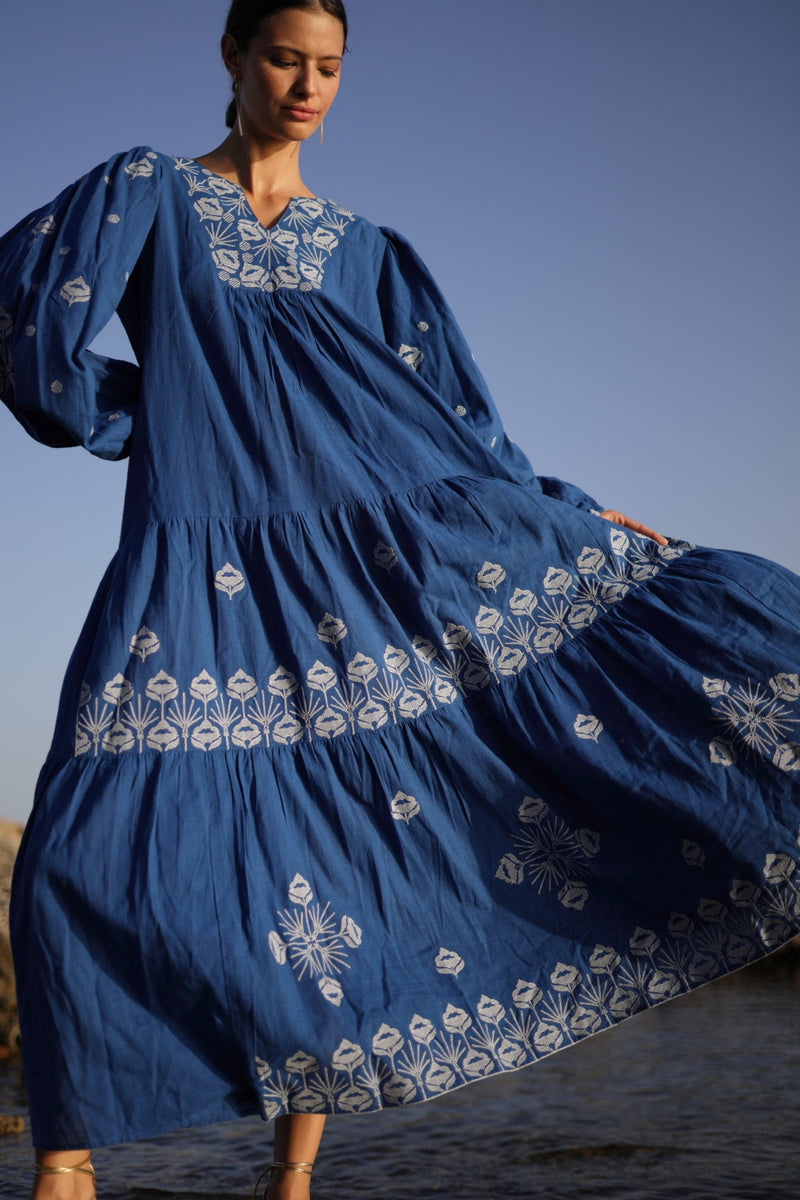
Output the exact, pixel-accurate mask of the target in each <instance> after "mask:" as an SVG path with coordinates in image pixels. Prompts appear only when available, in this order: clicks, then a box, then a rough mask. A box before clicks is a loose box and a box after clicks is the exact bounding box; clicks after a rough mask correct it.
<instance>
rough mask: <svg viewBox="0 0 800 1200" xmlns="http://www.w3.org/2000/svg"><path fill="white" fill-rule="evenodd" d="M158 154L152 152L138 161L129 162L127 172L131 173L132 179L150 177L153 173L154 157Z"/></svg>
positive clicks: (127, 173)
mask: <svg viewBox="0 0 800 1200" xmlns="http://www.w3.org/2000/svg"><path fill="white" fill-rule="evenodd" d="M155 157H156V155H155V154H153V153H152V152H151V153H150V154H148V155H146V156H145V157H144V158H140V159H139V160H138V161H137V162H132V163H129V164H128V166H127V167H126V168H125V174H126V175H130V177H131V179H148V178H149V177H150V176H151V175H152V174H153V170H154V168H153V163H152V161H151V160H152V159H153V158H155Z"/></svg>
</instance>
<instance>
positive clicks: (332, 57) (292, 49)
mask: <svg viewBox="0 0 800 1200" xmlns="http://www.w3.org/2000/svg"><path fill="white" fill-rule="evenodd" d="M269 49H270V50H285V51H286V53H287V54H297V55H299V56H300V57H301V58H311V57H313V56H312V55H308V54H303V51H302V50H298V49H297V47H296V46H270V47H269ZM319 61H320V62H341V61H342V56H341V54H321V55H320V56H319Z"/></svg>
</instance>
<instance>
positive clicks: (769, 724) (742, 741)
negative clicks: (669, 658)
mask: <svg viewBox="0 0 800 1200" xmlns="http://www.w3.org/2000/svg"><path fill="white" fill-rule="evenodd" d="M703 691H704V692H705V694H706V695H707V696H709V697H711V699H713V700H715V701H716V704H715V705H714V714H715V716H716V719H717V722H718V724H719V725H720V727H721V736H720V737H718V738H714V739H713V740H712V741H711V743H710V744H709V748H708V750H709V758H710V760H711V762H712V763H714V764H715V765H716V766H720V767H731V766H733V765H734V763H735V762H736V758H737V747H739V748H741V750H742V752H743V753H744V754H746V755H748V756H749V757H751V758H755V757H759V756H760V757H762V758H766V759H769V760H770V761H771V762H772V763H773V764H774V765H775V766H776V767H778V769H779V770H781V771H800V744H798V742H797V741H794V740H791V737H792V734H793V733H794V731H795V730H796V729H797V727H798V726H800V704H798V701H800V676H798V675H793V674H788V673H784V674H779V675H773V677H772V678H771V679H770V680H769V687H768V688H767V687H764V686H763V685H762V684H759V683H753V682H752V680H750V679H748V680H747V683H745V684H733V683H729V682H728V680H727V679H704V680H703Z"/></svg>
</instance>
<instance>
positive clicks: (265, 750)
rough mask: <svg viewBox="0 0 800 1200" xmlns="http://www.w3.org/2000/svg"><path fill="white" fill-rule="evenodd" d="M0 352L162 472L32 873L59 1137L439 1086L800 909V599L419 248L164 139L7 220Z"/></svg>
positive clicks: (492, 1069)
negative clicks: (611, 511)
mask: <svg viewBox="0 0 800 1200" xmlns="http://www.w3.org/2000/svg"><path fill="white" fill-rule="evenodd" d="M115 309H117V310H118V311H119V313H120V316H121V318H122V321H123V323H124V325H125V328H126V329H127V332H128V334H129V337H130V340H131V343H132V345H133V347H134V350H135V352H136V355H137V358H138V360H139V363H140V364H141V366H140V368H136V367H133V366H132V365H129V364H123V363H118V362H114V361H109V360H107V359H105V358H103V357H100V356H98V355H96V354H93V353H92V352H91V351H89V350H88V349H87V347H88V346H89V345H90V343H91V342H92V340H93V338H94V337H95V335H96V334H97V332H98V331H99V330H100V329H101V328H102V327H103V325H104V324H105V323H106V321H107V320H108V319H109V317H110V315H111V313H112V312H113V311H114V310H115ZM0 361H1V363H2V368H1V369H0V391H1V392H2V398H3V399H4V400H5V402H6V403H7V404H8V405H9V406H10V408H11V409H12V411H13V412H14V414H15V415H16V417H17V418H18V419H19V420H20V421H21V422H22V423H23V425H24V426H25V427H26V428H27V429H28V430H29V431H30V432H31V433H32V434H33V436H34V437H36V438H38V439H39V440H41V441H43V442H47V443H49V444H51V445H73V444H82V445H83V446H85V447H86V448H87V449H88V450H90V451H92V452H93V453H95V454H97V455H99V456H101V457H104V458H119V457H122V456H124V455H126V454H130V466H129V470H128V488H127V495H126V501H125V510H124V519H123V528H122V534H121V541H120V546H119V549H118V551H117V553H116V555H115V557H114V559H113V561H112V563H111V565H110V566H109V568H108V571H107V573H106V574H105V577H104V578H103V580H102V582H101V584H100V588H99V591H98V593H97V596H96V599H95V601H94V604H93V606H92V608H91V611H90V613H89V616H88V619H87V622H86V625H85V628H84V630H83V632H82V634H81V637H80V640H79V642H78V645H77V647H76V649H75V651H74V654H73V656H72V659H71V661H70V664H69V668H68V671H67V676H66V680H65V683H64V688H63V694H62V698H61V703H60V708H59V714H58V720H57V727H56V731H55V735H54V738H53V743H52V748H51V750H50V753H49V755H48V758H47V761H46V763H45V766H44V767H43V770H42V774H41V778H40V783H39V786H38V789H37V796H36V802H35V807H34V811H33V814H32V816H31V819H30V822H29V825H28V828H27V831H26V835H25V839H24V843H23V848H22V851H21V854H20V857H19V861H18V866H17V871H16V876H15V882H14V893H13V902H12V931H13V938H14V947H15V956H16V970H17V980H18V989H19V1002H20V1013H21V1019H22V1027H23V1041H24V1053H25V1070H26V1080H27V1086H28V1090H29V1097H30V1107H31V1117H32V1123H33V1132H34V1140H35V1142H36V1144H38V1145H43V1146H48V1147H52V1148H56V1147H73V1146H84V1145H87V1144H88V1145H101V1144H108V1143H116V1142H121V1141H126V1140H131V1139H135V1138H141V1137H144V1136H149V1135H152V1134H157V1133H160V1132H164V1131H167V1130H170V1129H174V1128H177V1127H180V1126H190V1125H200V1124H203V1123H206V1122H212V1121H218V1120H223V1119H226V1118H230V1117H235V1116H238V1115H243V1114H250V1113H254V1112H258V1111H260V1112H261V1113H262V1114H263V1116H264V1117H265V1118H267V1119H270V1118H272V1117H275V1116H276V1115H278V1114H281V1113H284V1112H331V1113H356V1112H363V1111H366V1110H369V1109H376V1108H380V1107H383V1106H389V1105H400V1104H411V1103H415V1102H417V1101H421V1100H426V1099H428V1098H430V1097H434V1096H437V1095H440V1094H442V1093H444V1092H447V1091H449V1090H451V1089H454V1088H457V1087H460V1086H461V1085H463V1084H466V1083H469V1082H470V1081H472V1080H476V1079H480V1078H484V1077H486V1076H489V1075H492V1074H494V1073H498V1072H503V1071H511V1070H515V1069H517V1068H519V1067H521V1066H523V1065H525V1064H527V1063H531V1062H533V1061H535V1060H537V1059H539V1058H542V1057H543V1056H545V1055H547V1054H550V1053H551V1052H553V1051H556V1050H558V1049H560V1048H561V1047H564V1046H566V1045H568V1044H569V1043H571V1042H575V1041H577V1040H579V1039H581V1038H583V1037H586V1036H587V1035H590V1034H593V1033H595V1032H597V1031H599V1030H602V1029H604V1028H606V1027H608V1026H609V1025H612V1024H614V1023H616V1022H619V1021H621V1020H623V1019H624V1018H626V1017H628V1016H630V1015H632V1014H634V1013H636V1012H638V1011H639V1010H641V1009H644V1008H646V1007H648V1006H651V1005H655V1004H658V1003H660V1002H662V1001H664V1000H666V999H668V998H670V997H672V996H675V995H677V994H679V993H682V992H686V991H688V990H690V989H692V988H694V987H697V986H699V985H700V984H703V983H706V982H707V981H709V980H712V979H714V978H716V977H718V976H721V975H723V974H725V973H726V972H728V971H731V970H733V969H735V968H738V967H741V966H742V965H744V964H746V963H749V962H751V961H753V960H755V959H757V958H759V957H760V956H762V955H764V954H766V953H768V952H769V951H771V950H773V949H775V948H776V947H778V946H779V945H781V944H782V943H784V942H785V941H787V939H789V938H791V937H792V936H793V935H794V934H795V933H796V932H797V930H798V929H800V873H798V868H797V861H798V858H799V857H800V851H798V824H799V823H800V794H799V793H800V786H799V785H800V746H798V742H799V741H800V580H798V578H797V577H796V576H794V575H792V574H791V573H790V572H788V571H786V570H784V569H782V568H780V567H778V566H775V565H774V564H771V563H767V562H765V561H763V560H761V559H758V558H755V557H752V556H749V555H744V554H735V553H730V552H725V551H717V550H711V549H706V548H699V547H694V546H691V545H689V544H687V543H685V542H677V541H672V542H671V543H670V544H669V545H668V546H667V547H663V548H662V547H660V546H658V545H656V544H655V543H654V542H652V541H648V540H645V539H642V538H639V537H636V536H633V535H632V534H630V533H628V532H625V531H624V530H622V529H620V528H618V527H615V526H613V525H611V524H610V523H609V522H607V521H606V520H603V519H601V518H600V517H599V515H598V514H597V511H596V506H595V504H594V502H593V501H592V500H591V499H590V498H589V497H587V496H585V495H584V493H582V492H580V491H579V490H578V489H576V488H573V487H571V486H570V485H567V484H562V483H559V482H558V481H557V480H552V479H543V478H539V477H537V476H536V475H535V474H534V473H533V470H532V469H531V467H530V465H529V464H528V462H527V460H526V459H525V458H524V456H523V455H522V454H521V452H520V451H519V450H517V449H516V448H515V447H514V446H513V445H512V444H511V443H510V442H509V441H508V440H507V439H506V437H505V436H504V434H503V430H502V427H501V425H500V423H499V420H498V417H497V415H496V412H495V409H494V406H493V404H492V401H491V399H490V397H489V395H488V394H487V391H486V387H485V384H484V382H483V380H482V378H481V376H480V375H479V373H478V371H477V369H476V367H475V365H474V363H473V360H472V357H471V355H470V353H469V351H468V348H467V346H466V345H465V343H464V340H463V337H462V335H461V334H460V332H459V330H458V328H457V326H456V324H455V322H454V320H453V317H452V315H451V313H450V310H449V308H448V307H447V304H446V303H445V301H444V300H443V299H442V297H441V295H440V293H439V291H438V289H437V287H436V285H435V283H434V282H433V281H432V279H431V277H430V275H429V274H428V272H427V270H426V269H425V267H424V265H423V264H422V263H421V262H420V261H419V259H418V258H417V256H416V255H415V253H414V251H413V250H412V249H411V247H410V246H409V245H408V244H407V243H406V242H405V241H404V240H403V238H402V237H400V236H399V235H397V234H395V233H394V232H392V231H390V230H386V229H381V228H377V227H376V226H374V225H372V224H370V223H369V222H368V221H366V220H364V219H361V218H359V217H357V216H355V215H354V214H353V213H351V212H350V211H348V210H346V209H344V208H342V207H340V206H339V205H337V204H334V203H332V202H330V201H327V200H321V199H306V198H296V199H294V200H292V201H291V202H290V204H289V206H288V208H287V209H286V211H285V212H284V213H283V215H282V217H281V218H280V220H279V221H278V222H277V224H276V225H275V226H274V227H272V228H271V229H269V230H267V229H265V228H264V227H263V226H262V225H260V224H259V222H258V221H257V220H256V218H255V216H254V214H253V213H252V211H251V210H250V208H249V207H248V203H247V200H246V198H245V195H244V193H243V192H242V191H241V189H240V188H239V187H237V186H236V185H235V184H233V183H230V182H228V181H226V180H224V179H222V178H220V177H219V176H217V175H215V174H213V173H211V172H209V171H208V170H207V169H205V168H203V167H202V166H200V165H199V164H198V163H197V162H195V161H193V160H189V159H175V158H171V157H169V156H166V155H162V154H158V153H156V152H154V151H152V150H149V149H147V148H138V149H136V150H134V151H132V152H129V153H124V154H120V155H118V156H116V157H114V158H113V159H112V160H111V161H110V162H109V163H107V164H105V165H103V166H101V167H99V168H97V169H96V170H94V171H92V172H91V173H90V174H89V175H87V176H85V177H84V178H83V179H81V180H80V181H78V182H77V183H76V184H75V185H73V186H72V187H70V188H68V189H67V190H66V191H65V192H63V193H62V194H61V195H60V196H59V197H58V198H57V199H56V200H55V202H54V203H53V204H52V205H50V206H48V207H46V208H43V209H41V210H39V211H38V212H36V213H35V214H33V216H31V217H30V218H29V219H27V220H25V221H23V222H22V223H21V224H20V225H18V226H17V227H16V228H15V229H14V230H12V231H11V233H10V234H8V235H6V237H5V238H4V239H3V240H2V241H1V242H0Z"/></svg>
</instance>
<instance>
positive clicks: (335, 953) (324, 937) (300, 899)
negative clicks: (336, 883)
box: [269, 875, 361, 1007]
mask: <svg viewBox="0 0 800 1200" xmlns="http://www.w3.org/2000/svg"><path fill="white" fill-rule="evenodd" d="M313 899H314V893H313V892H312V890H311V887H310V885H309V883H308V881H307V880H305V879H304V878H303V876H302V875H295V877H294V879H293V880H292V882H291V884H290V885H289V902H290V903H291V904H293V905H294V907H293V908H291V909H284V910H283V912H281V913H279V914H278V928H279V929H280V931H281V932H280V933H278V932H277V930H274V929H273V930H272V932H271V933H270V935H269V947H270V950H271V951H272V955H273V958H274V959H275V961H276V962H277V963H278V965H279V966H282V965H283V964H284V963H285V962H286V961H287V959H288V961H289V962H290V964H291V966H292V969H293V970H294V971H296V973H297V978H298V979H303V978H305V976H306V975H311V976H314V977H315V978H316V979H317V987H318V988H319V990H320V992H321V993H322V995H323V996H324V997H325V999H326V1000H327V1001H329V1003H331V1004H335V1005H336V1006H337V1007H338V1006H339V1005H340V1004H341V1003H342V1000H343V999H344V989H343V988H342V985H341V984H340V983H339V980H338V979H335V978H334V976H335V975H341V973H342V971H343V970H344V969H345V968H346V967H349V966H350V964H349V962H348V961H347V960H348V953H347V949H346V948H349V949H351V950H355V949H357V948H358V947H359V946H360V945H361V930H360V928H359V927H358V925H356V923H355V921H354V920H353V919H352V917H342V918H341V920H339V919H338V918H337V916H336V914H335V913H334V912H332V911H331V907H330V905H329V904H326V905H325V906H324V907H322V906H321V905H320V904H313V903H312V901H313ZM281 935H282V936H281Z"/></svg>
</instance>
